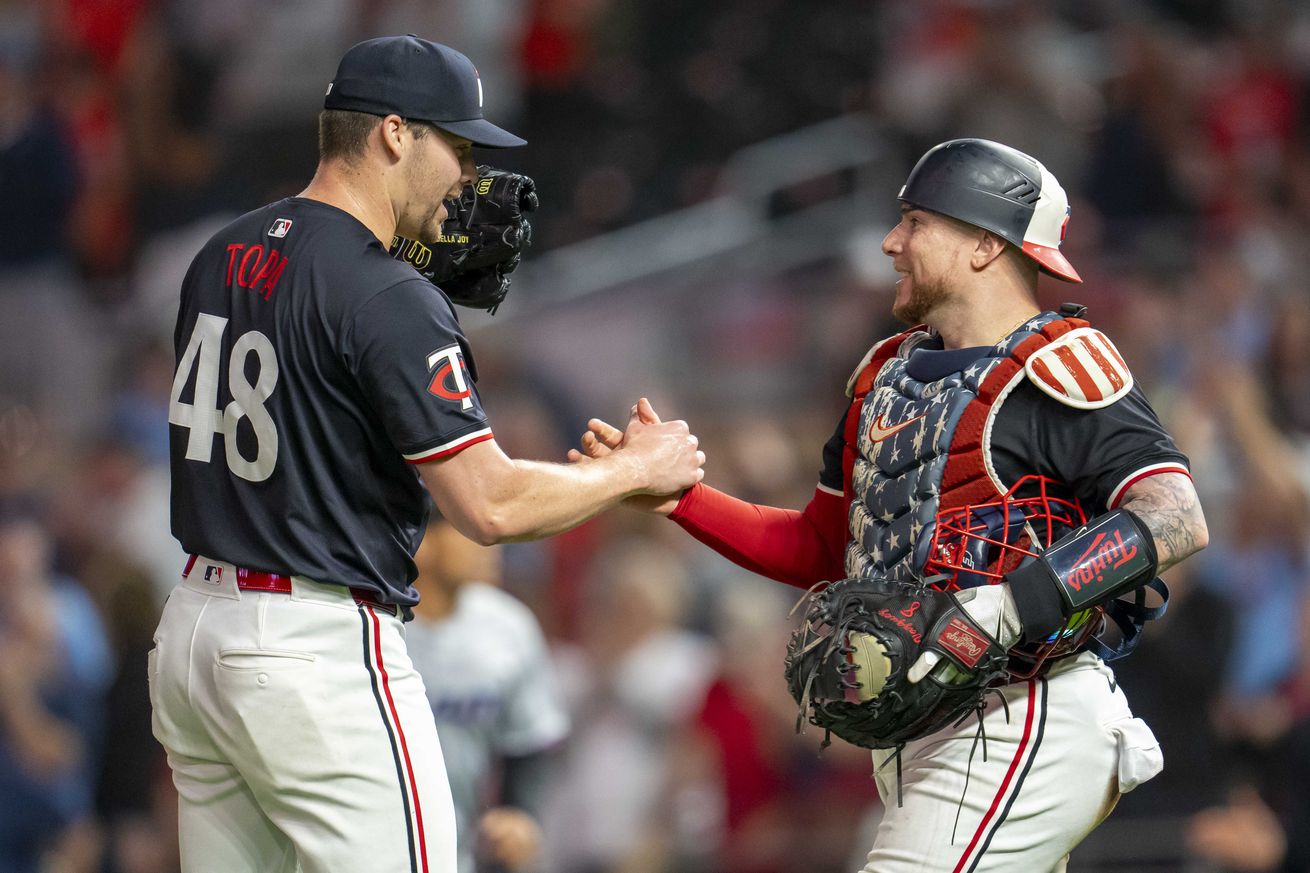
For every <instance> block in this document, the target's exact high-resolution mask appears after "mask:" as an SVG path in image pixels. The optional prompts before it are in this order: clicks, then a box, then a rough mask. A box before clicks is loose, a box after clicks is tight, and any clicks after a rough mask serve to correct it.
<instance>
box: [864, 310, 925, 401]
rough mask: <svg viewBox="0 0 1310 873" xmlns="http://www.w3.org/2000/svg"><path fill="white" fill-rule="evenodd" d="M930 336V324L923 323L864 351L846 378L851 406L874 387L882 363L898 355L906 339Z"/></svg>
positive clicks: (880, 341)
mask: <svg viewBox="0 0 1310 873" xmlns="http://www.w3.org/2000/svg"><path fill="white" fill-rule="evenodd" d="M928 336H929V333H928V326H927V325H923V324H921V325H919V326H918V327H912V328H910V329H909V330H906V331H902V332H901V333H898V334H896V335H895V336H889V337H887V338H886V339H883V340H879V341H878V342H876V343H874V344H873V348H871V349H869V350H868V351H867V352H865V353H864V357H863V358H861V359H860V363H859V364H858V365H857V366H856V368H855V369H854V370H853V371H852V372H851V376H850V378H849V379H847V380H846V396H847V397H849V398H850V399H851V406H852V407H853V408H854V407H857V406H858V405H859V404H860V403H862V402H863V401H864V395H865V394H868V393H869V389H870V388H872V387H873V380H874V378H875V377H876V376H877V375H878V371H879V370H881V369H882V365H883V364H885V363H887V361H888V360H890V359H891V358H894V357H896V353H897V352H899V351H900V350H901V347H902V346H904V345H905V342H906V340H909V339H912V338H913V339H916V340H918V339H926V338H927V337H928Z"/></svg>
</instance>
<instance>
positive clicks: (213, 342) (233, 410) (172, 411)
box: [168, 312, 278, 482]
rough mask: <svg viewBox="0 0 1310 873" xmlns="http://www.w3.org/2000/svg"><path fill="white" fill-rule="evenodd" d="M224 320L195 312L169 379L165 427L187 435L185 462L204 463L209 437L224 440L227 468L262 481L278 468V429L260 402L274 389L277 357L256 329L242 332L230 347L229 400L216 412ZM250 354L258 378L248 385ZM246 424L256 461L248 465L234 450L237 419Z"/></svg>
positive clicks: (211, 444)
mask: <svg viewBox="0 0 1310 873" xmlns="http://www.w3.org/2000/svg"><path fill="white" fill-rule="evenodd" d="M225 330H227V319H226V318H220V317H219V316H217V315H207V314H205V313H203V312H202V313H200V315H199V317H198V318H197V319H196V326H195V329H194V330H193V331H192V332H191V340H190V341H189V342H188V343H187V347H186V351H184V352H183V353H182V360H181V361H179V362H178V365H177V373H176V374H175V375H174V376H173V391H172V394H171V395H170V396H169V400H168V423H169V424H176V425H178V426H179V427H185V428H187V430H188V432H189V433H188V436H187V447H186V457H187V460H190V461H203V462H204V463H209V459H210V455H211V454H212V453H213V450H214V434H218V435H220V436H222V437H223V446H224V449H225V450H226V451H225V454H226V456H227V466H228V469H229V470H231V471H232V472H233V473H234V474H236V475H237V476H240V477H241V478H242V479H245V480H246V481H248V482H263V481H264V480H265V479H267V478H268V477H269V476H271V475H273V468H274V467H276V466H277V425H275V424H274V423H273V416H271V415H269V412H268V409H266V408H265V407H264V401H265V400H267V399H268V398H269V395H271V394H272V393H273V389H274V388H275V387H276V386H277V376H278V367H277V352H275V351H274V350H273V344H272V343H271V342H269V339H268V337H266V336H264V334H262V333H260V332H259V331H257V330H252V331H247V332H246V333H243V334H242V335H241V336H240V337H238V338H237V341H236V342H234V343H233V344H232V355H231V359H230V360H229V361H228V366H227V384H228V390H229V392H230V393H231V395H232V400H231V402H229V403H228V404H227V406H225V407H223V408H222V409H220V408H219V407H218V381H219V380H218V377H219V368H220V367H221V366H222V361H221V355H222V349H223V332H224V331H225ZM251 354H254V355H255V356H256V358H258V360H259V375H258V377H257V378H256V379H255V384H253V385H251V384H250V380H249V379H248V378H246V359H247V358H248V357H249V356H250V355H251ZM192 370H195V373H196V381H195V390H194V392H193V393H192V401H191V402H190V403H183V402H182V390H183V389H184V388H185V387H186V384H187V382H189V381H190V379H191V372H192ZM243 418H244V419H246V420H247V421H248V422H249V423H250V428H251V430H252V431H253V432H254V436H255V446H256V448H255V457H254V459H253V460H248V459H246V458H245V457H243V456H242V454H241V451H240V449H238V448H237V428H238V427H239V426H240V424H241V420H242V419H243Z"/></svg>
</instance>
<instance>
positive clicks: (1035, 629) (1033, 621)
mask: <svg viewBox="0 0 1310 873" xmlns="http://www.w3.org/2000/svg"><path fill="white" fill-rule="evenodd" d="M1157 566H1158V562H1157V559H1156V554H1155V539H1154V537H1152V536H1151V532H1150V531H1149V530H1148V529H1147V527H1146V525H1145V524H1144V523H1143V522H1142V520H1141V519H1140V518H1138V517H1137V516H1136V515H1135V514H1134V513H1132V512H1131V511H1129V510H1127V509H1116V510H1115V511H1114V512H1111V513H1109V514H1108V515H1102V516H1100V517H1099V518H1095V519H1093V520H1092V521H1090V522H1088V523H1087V524H1086V525H1084V526H1083V527H1081V528H1079V529H1078V530H1076V531H1074V532H1073V533H1070V534H1068V535H1066V536H1064V537H1062V538H1060V539H1059V540H1056V541H1055V543H1054V544H1052V545H1051V547H1050V548H1048V549H1047V550H1046V551H1045V552H1043V553H1042V554H1040V555H1038V556H1037V557H1036V558H1035V559H1034V560H1033V561H1031V562H1029V563H1027V564H1024V565H1023V566H1022V567H1019V568H1018V569H1016V570H1012V571H1011V572H1010V573H1007V574H1006V576H1005V582H1006V584H1008V585H1009V586H1010V592H1011V593H1012V594H1013V595H1014V603H1015V606H1017V607H1018V610H1019V620H1020V622H1022V624H1023V641H1024V642H1040V641H1042V640H1045V639H1047V638H1048V637H1049V636H1050V635H1051V634H1052V633H1054V632H1055V631H1057V630H1059V629H1060V628H1061V627H1062V626H1063V625H1064V623H1065V622H1066V621H1067V620H1068V619H1069V618H1070V617H1071V616H1073V615H1074V614H1075V613H1077V612H1080V611H1082V610H1084V609H1088V608H1090V607H1093V606H1099V605H1100V604H1102V603H1106V602H1108V601H1110V600H1113V599H1114V598H1116V597H1118V596H1119V595H1121V594H1125V593H1127V592H1129V591H1133V590H1135V589H1137V588H1140V587H1141V586H1142V585H1145V584H1146V583H1148V582H1150V581H1151V580H1152V579H1154V578H1155V573H1156V569H1157Z"/></svg>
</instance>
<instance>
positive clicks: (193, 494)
mask: <svg viewBox="0 0 1310 873" xmlns="http://www.w3.org/2000/svg"><path fill="white" fill-rule="evenodd" d="M174 339H175V345H176V348H177V350H178V361H177V363H178V369H177V373H178V375H177V378H176V381H175V383H174V386H173V401H172V403H171V404H170V413H169V421H170V423H172V424H173V427H171V428H170V438H171V455H172V457H171V462H172V474H173V494H172V509H173V534H174V536H176V537H177V538H178V540H179V541H180V542H181V543H182V546H183V548H185V549H186V550H187V551H189V552H191V553H192V554H200V555H204V556H207V557H211V558H215V559H218V560H222V561H227V562H230V563H233V564H236V565H238V566H240V567H244V568H248V569H251V570H259V571H264V572H271V573H281V574H286V575H290V574H293V573H294V574H299V575H302V576H306V577H308V578H310V579H314V580H316V581H320V582H327V583H338V584H343V585H350V586H355V587H365V588H370V589H373V590H375V591H377V592H378V593H379V594H380V595H381V599H382V600H384V601H385V602H389V603H396V604H399V605H401V606H412V605H413V604H414V603H415V602H417V599H418V598H417V595H416V593H415V591H414V588H413V587H412V586H411V585H410V583H411V582H412V581H413V579H414V577H415V575H416V571H415V567H414V562H413V559H412V558H411V557H410V556H411V555H412V554H413V553H414V550H415V549H416V548H417V546H418V543H419V540H420V539H421V537H422V531H423V529H424V525H425V522H426V519H427V494H426V492H425V490H424V488H423V485H422V484H421V482H420V479H419V477H418V476H417V475H416V474H415V472H414V470H413V468H412V467H411V466H410V463H413V462H418V461H426V460H430V459H432V458H436V457H440V456H442V455H444V454H448V453H452V452H455V451H458V450H459V449H462V448H464V447H466V446H468V445H470V444H471V443H473V442H476V441H478V440H482V439H489V438H490V437H491V431H490V429H489V427H488V425H487V420H486V415H485V414H484V413H483V410H482V406H481V403H480V402H479V400H478V394H477V391H476V390H475V389H474V386H473V377H474V373H473V366H472V358H471V356H470V354H469V350H468V347H467V344H466V343H465V340H464V336H463V334H462V332H461V330H460V327H459V323H458V321H457V320H456V317H455V314H454V312H453V311H452V308H451V305H450V302H449V301H448V300H447V299H446V298H445V296H444V295H442V294H441V293H440V292H439V291H438V290H436V288H435V287H434V286H433V285H432V284H431V283H429V282H427V281H426V280H424V279H422V278H421V277H420V276H419V275H418V274H417V273H416V272H415V271H414V269H413V268H412V267H410V266H409V265H408V264H405V263H402V262H400V261H397V260H394V259H393V258H392V257H391V256H390V255H389V254H388V253H387V250H386V249H385V248H383V246H382V245H381V243H380V242H379V241H378V239H377V238H376V237H375V236H374V235H373V234H372V233H371V232H370V231H369V230H368V229H367V228H366V227H365V226H364V225H363V224H361V223H360V222H359V221H357V220H356V219H355V218H353V217H351V216H350V215H348V214H347V213H345V212H343V211H341V210H339V209H337V208H336V207H334V206H329V205H327V204H324V203H321V202H318V201H315V200H308V199H302V198H294V197H293V198H289V199H287V200H283V201H280V202H278V203H274V204H272V205H270V206H266V207H264V208H262V209H259V210H256V211H254V212H251V213H249V214H247V215H244V216H242V217H241V218H238V219H237V220H236V221H234V222H233V223H232V224H230V225H228V226H227V227H225V228H224V229H223V230H221V231H219V232H218V234H217V235H215V236H214V237H213V238H212V239H211V240H210V241H209V242H208V243H207V244H206V245H205V247H204V248H203V249H202V250H201V252H200V254H199V255H198V256H197V257H196V259H195V260H194V262H193V263H192V265H191V269H190V271H189V272H188V273H187V276H186V279H185V281H184V282H183V285H182V298H181V307H180V310H179V312H178V321H177V331H176V336H175V338H174ZM292 361H294V362H295V367H294V368H292V367H290V366H288V363H289V362H292ZM228 397H231V398H233V401H234V404H236V407H235V408H229V410H228V411H227V413H226V414H225V413H224V410H223V409H219V408H217V406H218V402H219V401H218V399H217V398H228ZM397 450H399V451H397Z"/></svg>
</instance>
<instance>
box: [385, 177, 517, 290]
mask: <svg viewBox="0 0 1310 873" xmlns="http://www.w3.org/2000/svg"><path fill="white" fill-rule="evenodd" d="M536 208H537V186H536V183H535V182H533V181H532V179H530V178H529V177H527V176H523V175H519V174H518V173H509V172H506V171H504V170H494V169H492V168H491V167H489V166H487V165H485V164H482V165H479V166H478V178H477V180H476V181H475V182H474V183H473V184H472V185H469V186H467V187H465V188H464V191H463V193H461V194H460V196H459V199H458V200H451V201H448V202H447V204H446V211H447V212H448V213H449V214H450V218H448V219H447V220H446V222H445V224H443V225H442V228H441V236H440V237H439V238H438V239H437V240H436V242H434V243H432V244H431V245H424V244H423V243H421V242H419V241H418V240H413V239H407V238H405V237H403V236H396V237H392V239H391V248H390V251H391V254H392V256H393V257H395V258H397V259H399V260H402V261H406V262H407V263H409V264H410V265H412V266H413V267H414V269H416V270H418V271H419V273H420V274H422V275H423V277H424V278H426V279H428V280H429V281H430V282H432V284H434V285H436V286H437V287H439V288H440V289H441V290H442V291H443V292H445V295H446V296H447V297H449V298H450V302H452V303H458V304H459V305H460V306H468V307H471V308H473V309H485V310H487V311H488V312H490V313H491V314H493V315H494V314H495V312H496V309H497V308H498V307H499V306H500V304H501V301H503V300H504V299H505V295H506V294H508V293H509V282H510V280H509V274H510V273H512V272H514V270H515V269H516V268H517V267H518V265H519V260H520V258H521V257H522V254H523V250H524V249H525V248H527V247H528V246H529V245H531V243H532V225H531V224H530V223H529V222H528V217H527V213H529V212H531V211H533V210H534V209H536Z"/></svg>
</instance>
